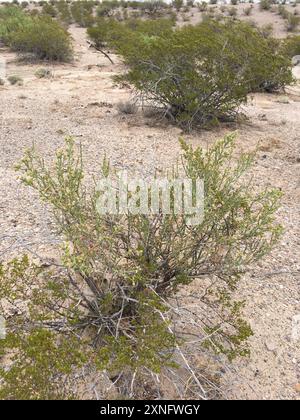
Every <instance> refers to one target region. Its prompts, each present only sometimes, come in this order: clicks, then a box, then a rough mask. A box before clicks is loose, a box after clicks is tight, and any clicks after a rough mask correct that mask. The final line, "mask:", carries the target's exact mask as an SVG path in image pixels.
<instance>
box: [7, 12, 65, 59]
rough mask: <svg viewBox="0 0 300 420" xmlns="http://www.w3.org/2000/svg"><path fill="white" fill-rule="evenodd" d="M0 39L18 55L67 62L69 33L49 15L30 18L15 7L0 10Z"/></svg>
mask: <svg viewBox="0 0 300 420" xmlns="http://www.w3.org/2000/svg"><path fill="white" fill-rule="evenodd" d="M0 39H2V41H3V42H4V43H5V44H6V45H8V46H9V47H10V48H11V49H12V50H14V51H17V52H18V53H20V54H31V55H33V56H34V57H35V58H38V59H43V60H44V59H46V60H53V61H69V60H71V58H72V45H71V41H70V37H69V34H68V33H67V32H66V31H65V30H64V29H63V28H62V27H61V26H60V25H59V23H57V22H56V21H54V20H53V19H52V18H51V17H50V16H38V15H37V16H31V15H28V14H26V13H25V12H23V11H22V10H21V9H18V8H15V7H8V8H3V9H0Z"/></svg>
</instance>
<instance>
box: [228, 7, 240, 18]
mask: <svg viewBox="0 0 300 420" xmlns="http://www.w3.org/2000/svg"><path fill="white" fill-rule="evenodd" d="M228 14H229V16H231V17H236V16H237V14H238V12H237V9H236V8H235V7H229V8H228Z"/></svg>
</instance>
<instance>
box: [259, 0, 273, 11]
mask: <svg viewBox="0 0 300 420" xmlns="http://www.w3.org/2000/svg"><path fill="white" fill-rule="evenodd" d="M271 7H272V2H271V0H260V3H259V8H260V10H270V9H271Z"/></svg>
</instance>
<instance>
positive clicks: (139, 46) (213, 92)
mask: <svg viewBox="0 0 300 420" xmlns="http://www.w3.org/2000/svg"><path fill="white" fill-rule="evenodd" d="M223 45H226V49H225V48H223V47H222V46H223ZM277 49H278V48H277V43H276V42H275V41H273V40H266V39H264V37H263V36H262V35H261V34H260V33H259V32H258V31H257V30H256V29H253V28H251V27H250V26H249V25H247V24H243V23H240V22H225V23H219V22H215V21H211V20H210V19H209V20H208V21H207V22H204V23H202V24H200V25H198V26H196V27H192V26H189V27H186V28H181V29H180V28H178V29H176V30H174V31H170V32H168V33H165V34H164V35H163V36H161V37H159V38H158V37H155V38H149V37H147V38H145V36H140V35H139V34H132V35H131V39H130V42H128V40H127V38H126V37H125V38H122V37H120V39H119V42H118V45H117V50H118V52H119V53H120V54H121V55H123V57H124V60H125V63H126V65H127V66H128V68H129V71H128V73H127V74H125V75H124V76H123V77H122V78H121V80H126V81H127V82H129V83H131V84H132V85H133V86H134V87H135V88H136V89H137V91H138V92H140V95H141V100H142V101H143V102H144V101H148V102H149V103H151V104H153V103H155V104H157V105H158V106H161V107H162V108H163V109H165V112H166V115H167V117H169V118H171V119H172V120H173V121H175V122H176V123H177V124H179V125H181V126H186V128H191V127H192V126H195V125H199V126H209V125H210V124H214V123H216V122H217V121H222V120H228V119H229V120H231V119H233V118H234V117H235V115H236V113H237V110H238V108H239V105H241V104H242V103H243V102H245V101H246V98H247V93H248V92H250V91H257V90H268V91H274V90H279V89H281V88H283V87H284V86H285V85H287V84H290V83H292V81H293V78H292V74H291V64H290V61H289V60H288V59H287V58H286V57H284V56H283V55H281V54H280V53H279V51H277Z"/></svg>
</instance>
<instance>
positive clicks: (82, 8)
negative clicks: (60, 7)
mask: <svg viewBox="0 0 300 420" xmlns="http://www.w3.org/2000/svg"><path fill="white" fill-rule="evenodd" d="M93 7H94V3H93V2H91V1H75V2H72V4H71V6H70V11H71V14H72V17H73V19H74V21H75V22H76V23H77V24H78V25H79V26H81V27H83V28H87V27H89V26H92V25H93V23H94V17H93Z"/></svg>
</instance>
